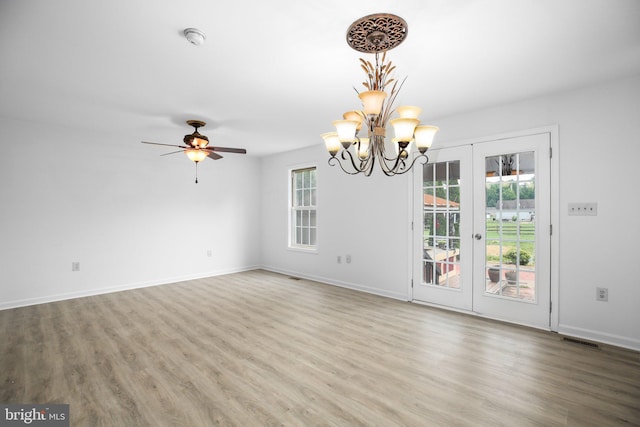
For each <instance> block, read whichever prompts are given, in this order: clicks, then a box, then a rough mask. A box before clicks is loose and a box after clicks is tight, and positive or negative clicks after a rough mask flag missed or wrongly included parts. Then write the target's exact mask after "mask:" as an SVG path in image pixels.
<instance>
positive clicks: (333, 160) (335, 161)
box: [327, 157, 362, 175]
mask: <svg viewBox="0 0 640 427" xmlns="http://www.w3.org/2000/svg"><path fill="white" fill-rule="evenodd" d="M327 163H329V166H335V165H336V164H337V165H338V166H340V169H342V171H343V172H344V173H346V174H349V175H358V174H359V173H361V172H362V171H361V170H358V169H356V170H355V172H351V171H348V170H346V169H345V168H344V166H342V162H341V161H340V159H338V158H337V157H331V158H329V161H328V162H327Z"/></svg>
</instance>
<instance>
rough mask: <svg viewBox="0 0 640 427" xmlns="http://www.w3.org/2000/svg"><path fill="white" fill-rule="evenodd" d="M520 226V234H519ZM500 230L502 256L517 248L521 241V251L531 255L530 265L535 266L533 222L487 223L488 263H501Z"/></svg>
mask: <svg viewBox="0 0 640 427" xmlns="http://www.w3.org/2000/svg"><path fill="white" fill-rule="evenodd" d="M518 226H519V234H518ZM500 230H502V254H503V256H504V254H506V253H507V252H508V251H509V250H510V249H515V248H516V242H517V241H518V240H519V241H520V249H521V250H524V251H527V252H528V253H529V255H531V261H530V262H529V264H528V265H534V264H535V260H534V255H535V224H534V223H533V222H521V223H519V224H518V223H517V222H512V221H503V222H500V221H489V222H487V232H486V239H487V261H500V255H499V254H500V252H499V251H500V239H499V237H500Z"/></svg>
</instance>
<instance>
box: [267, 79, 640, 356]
mask: <svg viewBox="0 0 640 427" xmlns="http://www.w3.org/2000/svg"><path fill="white" fill-rule="evenodd" d="M434 123H435V124H437V125H438V126H440V128H441V132H440V133H439V134H438V136H437V141H438V143H437V144H438V145H440V146H446V145H449V144H457V143H460V142H461V141H464V140H467V139H473V138H481V137H486V136H491V135H498V134H503V133H508V132H515V131H521V130H526V129H532V128H538V127H542V126H547V125H558V128H559V146H558V147H557V152H556V155H557V156H559V162H560V172H559V177H556V178H554V179H557V180H558V183H559V188H560V195H559V201H560V207H559V211H560V223H559V224H555V225H554V226H555V230H556V232H557V233H559V252H560V253H559V254H552V259H553V262H555V263H557V265H558V268H559V283H558V287H559V301H557V303H558V305H559V306H558V307H557V308H558V310H559V327H558V330H559V332H561V333H566V334H569V335H574V336H579V337H583V338H588V339H595V340H598V341H601V342H609V343H613V344H617V345H622V346H626V347H630V348H635V349H640V326H639V325H640V262H639V261H638V254H639V253H640V252H639V251H638V245H639V244H640V222H638V221H637V219H636V216H637V212H639V211H640V192H639V191H638V189H637V185H636V177H637V168H636V167H635V166H634V163H635V159H637V158H639V157H640V144H638V135H640V77H636V78H633V79H625V80H620V81H614V82H609V83H606V84H602V85H598V86H593V87H589V88H584V89H579V90H575V91H571V92H565V93H560V94H555V95H550V96H545V97H541V98H536V99H533V100H529V101H524V102H518V103H514V104H510V105H505V106H498V107H495V108H488V109H484V110H481V111H476V112H470V113H467V114H461V115H457V116H454V117H447V118H441V119H438V120H435V121H434ZM326 159H327V154H326V153H325V152H324V150H323V148H322V146H321V142H320V141H318V144H317V145H315V146H313V147H311V148H307V149H301V150H298V151H295V152H290V153H285V154H281V155H275V156H271V157H267V158H265V159H264V160H263V164H262V165H263V167H262V189H263V195H262V196H263V197H262V221H263V222H262V228H263V233H262V236H263V240H262V262H263V265H264V266H265V267H266V268H269V269H273V270H276V271H282V272H286V273H290V274H296V275H300V276H305V277H310V278H316V279H319V280H323V281H326V282H329V283H335V284H340V285H343V286H349V287H353V288H356V289H363V290H367V291H370V292H373V293H379V294H382V295H387V296H391V297H395V298H400V299H408V298H409V292H408V287H407V283H408V281H409V280H410V274H409V272H408V267H407V257H408V256H409V254H408V249H407V248H408V245H409V242H408V240H409V237H408V233H407V232H406V228H405V227H406V226H407V224H408V205H409V204H408V202H407V200H408V199H407V198H408V197H409V192H408V186H407V181H406V179H404V177H395V178H386V177H382V176H381V174H380V173H377V174H375V176H372V177H370V178H363V177H349V176H346V175H344V174H343V173H342V172H340V171H339V170H337V169H335V168H329V167H328V166H326ZM314 161H315V162H318V167H319V177H318V182H319V186H320V188H319V190H318V191H319V204H320V206H319V228H320V230H319V244H320V250H319V253H318V255H309V254H300V253H296V252H292V251H288V250H287V249H286V243H287V242H286V236H287V222H286V216H287V209H286V204H287V199H286V197H287V196H286V194H287V180H286V170H287V168H289V167H290V166H292V165H295V164H297V163H308V162H314ZM570 202H597V203H598V216H596V217H573V216H572V217H569V216H568V215H567V204H568V203H570ZM347 253H349V254H351V255H352V257H353V260H354V261H353V264H352V265H345V264H341V265H338V264H336V262H335V257H336V255H338V254H342V255H344V254H347ZM598 286H604V287H607V288H609V301H608V302H598V301H596V299H595V295H596V291H595V288H596V287H598Z"/></svg>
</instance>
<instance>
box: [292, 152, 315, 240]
mask: <svg viewBox="0 0 640 427" xmlns="http://www.w3.org/2000/svg"><path fill="white" fill-rule="evenodd" d="M308 170H313V171H314V174H315V186H314V187H308V188H304V186H303V187H302V188H300V189H298V187H297V185H296V173H299V172H305V171H308ZM288 181H289V185H288V193H289V196H288V215H287V216H288V222H289V227H288V229H289V233H288V242H287V243H288V244H287V247H288V249H290V250H293V251H299V252H306V253H317V251H318V168H317V166H316V165H315V164H305V165H297V166H294V167H290V168H289V170H288ZM305 190H308V191H312V192H313V193H310V204H309V205H308V206H304V205H297V206H296V205H295V203H296V200H297V198H296V195H295V193H296V191H303V192H304V191H305ZM312 195H313V196H315V204H312V203H311V199H312V198H313V197H312ZM311 211H313V212H314V213H315V225H314V226H312V225H311V224H308V225H307V226H306V227H307V229H312V228H313V229H315V244H309V245H305V244H301V243H296V241H297V237H298V234H297V231H296V229H297V225H298V221H297V215H298V212H311Z"/></svg>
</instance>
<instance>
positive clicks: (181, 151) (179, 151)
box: [160, 150, 184, 156]
mask: <svg viewBox="0 0 640 427" xmlns="http://www.w3.org/2000/svg"><path fill="white" fill-rule="evenodd" d="M176 153H184V150H178V151H172V152H170V153H164V154H160V155H161V156H168V155H170V154H176Z"/></svg>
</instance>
